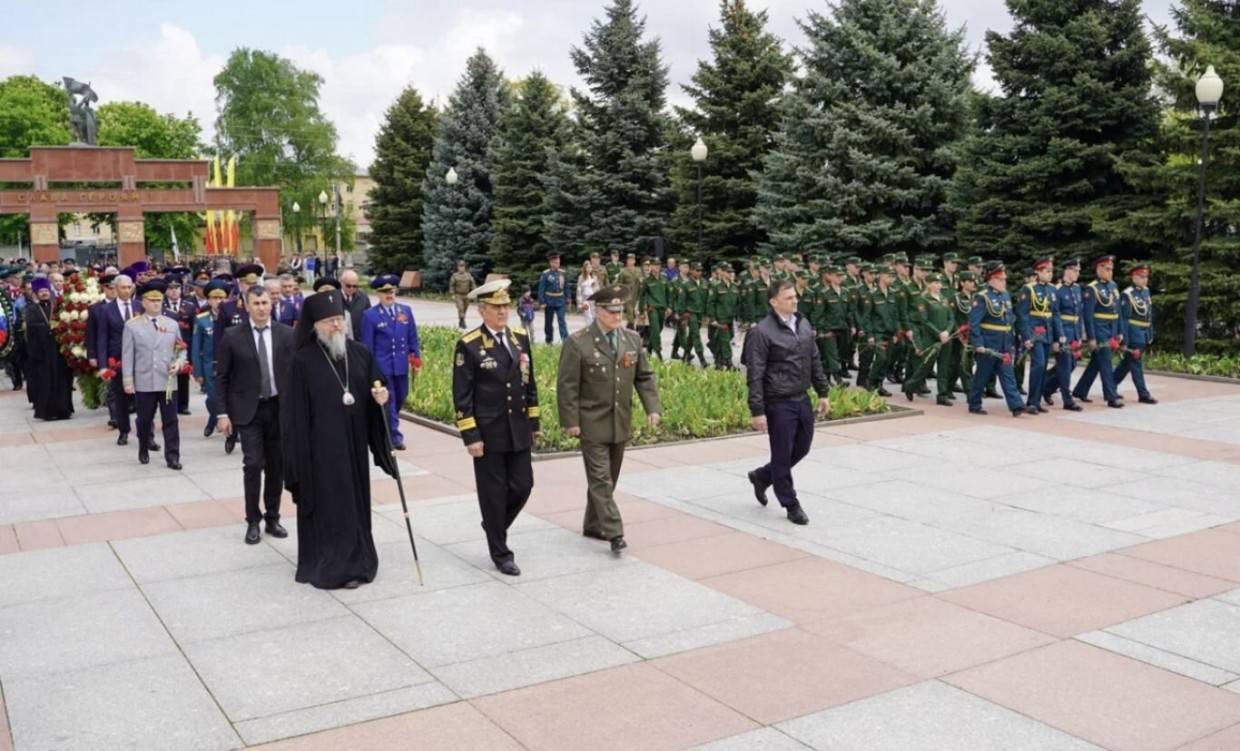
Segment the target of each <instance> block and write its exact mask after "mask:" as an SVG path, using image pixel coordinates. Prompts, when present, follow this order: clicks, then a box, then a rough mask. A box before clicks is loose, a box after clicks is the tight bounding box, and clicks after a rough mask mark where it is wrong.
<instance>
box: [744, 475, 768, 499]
mask: <svg viewBox="0 0 1240 751" xmlns="http://www.w3.org/2000/svg"><path fill="white" fill-rule="evenodd" d="M749 484H750V485H753V497H754V498H757V499H758V503H760V504H762V505H763V506H765V505H766V503H767V501H766V489H767V487H769V486H768V485H766V484H765V483H763V482H762V480H760V479H758V471H757V470H756V469H755V470H754V471H752V472H750V473H749Z"/></svg>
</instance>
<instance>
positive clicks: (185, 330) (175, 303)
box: [164, 274, 198, 415]
mask: <svg viewBox="0 0 1240 751" xmlns="http://www.w3.org/2000/svg"><path fill="white" fill-rule="evenodd" d="M167 284H168V292H167V295H166V296H165V297H164V315H165V316H167V317H169V318H171V319H172V320H174V321H176V322H177V328H178V329H179V330H180V332H181V341H183V342H185V346H186V347H187V348H188V351H189V353H190V354H189V357H190V358H191V361H192V358H193V356H194V345H193V343H194V319H195V318H196V317H197V316H198V306H197V305H195V304H194V302H193V301H192V300H186V299H183V298H182V296H181V295H182V292H183V290H184V288H183V287H182V277H180V276H178V275H176V274H172V275H170V276H169V277H168V279H167ZM189 413H190V411H189V373H180V374H178V375H177V414H178V415H188V414H189Z"/></svg>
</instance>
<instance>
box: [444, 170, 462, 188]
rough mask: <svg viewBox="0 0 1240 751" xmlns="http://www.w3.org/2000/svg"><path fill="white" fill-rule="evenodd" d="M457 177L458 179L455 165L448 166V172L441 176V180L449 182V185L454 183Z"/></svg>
mask: <svg viewBox="0 0 1240 751" xmlns="http://www.w3.org/2000/svg"><path fill="white" fill-rule="evenodd" d="M458 179H459V178H458V177H457V176H456V168H455V167H449V168H448V174H446V175H444V176H443V181H444V182H446V183H447V184H449V185H456V181H457V180H458Z"/></svg>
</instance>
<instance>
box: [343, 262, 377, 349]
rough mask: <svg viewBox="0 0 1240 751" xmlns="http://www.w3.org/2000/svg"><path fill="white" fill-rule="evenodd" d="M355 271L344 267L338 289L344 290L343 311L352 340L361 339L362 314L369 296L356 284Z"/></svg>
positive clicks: (366, 306) (368, 303) (358, 340)
mask: <svg viewBox="0 0 1240 751" xmlns="http://www.w3.org/2000/svg"><path fill="white" fill-rule="evenodd" d="M358 285H359V282H358V279H357V272H356V271H354V270H353V269H345V270H344V271H343V272H342V273H341V274H340V290H341V291H342V292H344V312H345V314H346V315H348V316H349V324H350V328H351V329H352V330H353V341H355V342H360V341H361V340H362V314H363V313H365V312H366V309H367V308H369V307H370V297H369V296H368V295H367V294H366V293H365V292H363V291H361V289H360V287H359V286H358Z"/></svg>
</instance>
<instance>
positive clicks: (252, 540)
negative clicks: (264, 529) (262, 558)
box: [245, 522, 261, 545]
mask: <svg viewBox="0 0 1240 751" xmlns="http://www.w3.org/2000/svg"><path fill="white" fill-rule="evenodd" d="M260 537H261V535H259V533H258V522H250V523H249V525H247V526H246V528H245V544H246V545H257V544H258V540H259V538H260Z"/></svg>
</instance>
